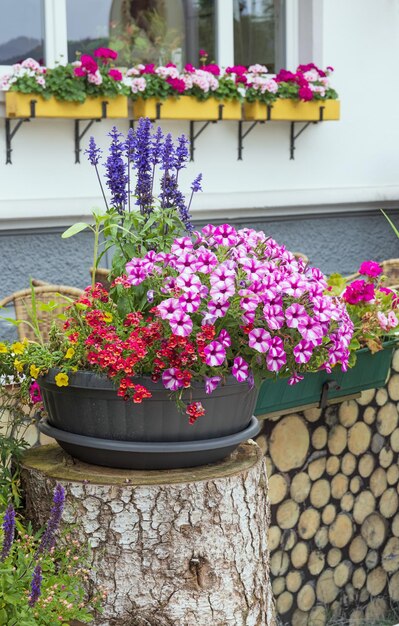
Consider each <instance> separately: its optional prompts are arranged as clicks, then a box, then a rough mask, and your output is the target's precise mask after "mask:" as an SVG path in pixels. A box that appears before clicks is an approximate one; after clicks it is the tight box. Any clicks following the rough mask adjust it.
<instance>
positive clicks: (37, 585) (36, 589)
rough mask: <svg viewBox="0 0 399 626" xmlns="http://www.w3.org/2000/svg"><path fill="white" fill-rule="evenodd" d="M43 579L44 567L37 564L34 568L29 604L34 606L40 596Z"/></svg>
mask: <svg viewBox="0 0 399 626" xmlns="http://www.w3.org/2000/svg"><path fill="white" fill-rule="evenodd" d="M42 580H43V577H42V568H41V567H40V565H36V567H35V569H34V570H33V574H32V582H31V584H30V596H29V606H34V605H35V604H36V602H37V601H38V599H39V598H40V594H41V592H42Z"/></svg>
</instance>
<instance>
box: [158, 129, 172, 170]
mask: <svg viewBox="0 0 399 626" xmlns="http://www.w3.org/2000/svg"><path fill="white" fill-rule="evenodd" d="M174 167H175V147H174V145H173V140H172V135H171V134H170V133H168V134H167V135H166V137H165V143H164V145H163V149H162V161H161V170H165V173H167V172H169V171H170V170H173V168H174Z"/></svg>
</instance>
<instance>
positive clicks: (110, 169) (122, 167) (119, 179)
mask: <svg viewBox="0 0 399 626" xmlns="http://www.w3.org/2000/svg"><path fill="white" fill-rule="evenodd" d="M109 136H110V137H111V139H112V141H111V145H110V147H109V156H108V158H107V162H106V164H105V167H106V179H107V187H108V189H109V190H110V191H111V205H112V206H113V207H114V208H115V209H116V210H117V211H118V213H120V214H122V213H124V211H125V207H126V202H127V196H128V194H127V191H126V185H127V182H128V176H127V174H126V163H125V162H124V160H123V158H122V156H123V154H124V151H125V145H124V143H122V142H121V140H120V137H122V134H121V133H119V132H118V130H117V128H116V127H115V126H114V127H113V128H112V130H111V132H110V133H109Z"/></svg>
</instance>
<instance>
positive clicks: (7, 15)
mask: <svg viewBox="0 0 399 626" xmlns="http://www.w3.org/2000/svg"><path fill="white" fill-rule="evenodd" d="M43 31H44V28H43V6H42V0H2V2H1V20H0V65H12V64H13V63H18V62H19V61H23V60H24V59H26V58H27V57H32V58H33V59H35V60H36V61H39V62H41V63H43V61H44V32H43Z"/></svg>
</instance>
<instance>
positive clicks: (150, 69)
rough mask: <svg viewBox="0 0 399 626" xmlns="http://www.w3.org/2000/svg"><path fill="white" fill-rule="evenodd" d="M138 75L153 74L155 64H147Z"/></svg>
mask: <svg viewBox="0 0 399 626" xmlns="http://www.w3.org/2000/svg"><path fill="white" fill-rule="evenodd" d="M140 74H155V63H148V64H147V65H146V66H145V67H144V68H143V69H142V70H141V71H140Z"/></svg>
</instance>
